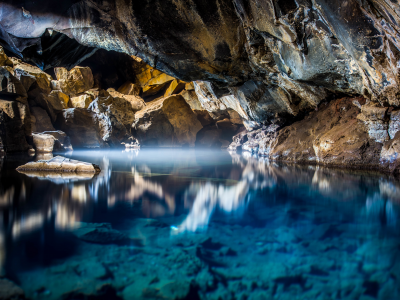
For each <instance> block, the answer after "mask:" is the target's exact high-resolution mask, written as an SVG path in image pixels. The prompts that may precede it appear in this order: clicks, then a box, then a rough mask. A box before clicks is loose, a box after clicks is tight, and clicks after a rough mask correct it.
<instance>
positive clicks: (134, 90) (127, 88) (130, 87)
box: [118, 81, 142, 96]
mask: <svg viewBox="0 0 400 300" xmlns="http://www.w3.org/2000/svg"><path fill="white" fill-rule="evenodd" d="M141 89H142V88H141V87H140V86H139V85H137V84H134V83H132V82H129V81H127V82H125V83H124V84H123V85H122V86H121V87H120V88H119V89H118V92H119V93H121V94H124V95H131V96H139V94H140V91H141Z"/></svg>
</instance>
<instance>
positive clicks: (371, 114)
mask: <svg viewBox="0 0 400 300" xmlns="http://www.w3.org/2000/svg"><path fill="white" fill-rule="evenodd" d="M387 110H388V108H387V107H379V106H378V105H374V104H372V105H371V104H367V105H363V106H362V107H361V114H359V115H358V116H357V118H358V119H359V120H361V121H362V122H363V123H364V124H365V125H366V126H367V128H368V134H369V137H370V138H371V139H373V140H375V141H377V142H379V143H384V142H386V141H387V140H389V133H388V129H389V124H388V122H387V119H388V116H387V114H386V113H387Z"/></svg>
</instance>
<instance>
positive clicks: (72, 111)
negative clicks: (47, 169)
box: [55, 108, 107, 149]
mask: <svg viewBox="0 0 400 300" xmlns="http://www.w3.org/2000/svg"><path fill="white" fill-rule="evenodd" d="M55 127H56V128H57V129H59V130H61V131H63V132H65V133H66V134H67V135H68V136H69V137H70V139H71V144H72V146H73V147H74V149H75V148H102V147H106V146H107V145H106V144H105V143H104V142H103V140H102V138H101V136H100V129H99V121H98V119H97V116H96V114H95V113H94V112H92V111H90V110H88V109H84V108H69V109H65V110H63V112H62V113H61V114H60V115H59V116H58V118H57V122H56V123H55Z"/></svg>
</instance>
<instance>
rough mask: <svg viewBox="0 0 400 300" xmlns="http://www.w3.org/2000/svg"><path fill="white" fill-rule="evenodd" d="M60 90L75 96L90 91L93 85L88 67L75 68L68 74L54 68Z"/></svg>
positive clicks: (62, 69)
mask: <svg viewBox="0 0 400 300" xmlns="http://www.w3.org/2000/svg"><path fill="white" fill-rule="evenodd" d="M54 72H55V73H56V76H57V80H58V81H59V86H60V88H61V90H62V91H63V92H64V93H65V94H67V95H70V96H75V95H78V94H80V93H83V92H85V91H87V90H89V89H91V88H92V87H93V85H94V80H93V74H92V70H91V69H90V68H88V67H75V68H73V69H72V70H71V71H69V72H68V70H67V69H65V68H55V69H54Z"/></svg>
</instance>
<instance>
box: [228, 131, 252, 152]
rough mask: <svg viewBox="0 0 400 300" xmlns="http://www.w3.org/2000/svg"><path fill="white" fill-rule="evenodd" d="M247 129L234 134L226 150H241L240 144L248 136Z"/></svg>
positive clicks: (244, 141)
mask: <svg viewBox="0 0 400 300" xmlns="http://www.w3.org/2000/svg"><path fill="white" fill-rule="evenodd" d="M247 133H248V132H247V131H246V130H244V131H241V132H239V133H237V134H236V135H234V136H233V138H232V140H233V142H232V143H231V144H230V145H229V147H228V150H229V151H240V150H242V146H243V144H244V143H246V142H247V140H248V136H247Z"/></svg>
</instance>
